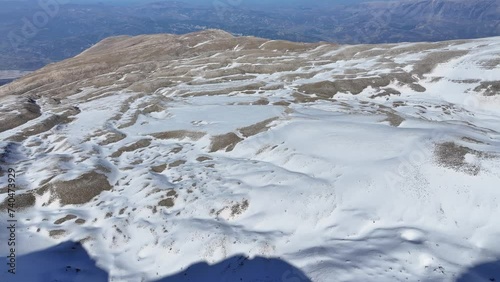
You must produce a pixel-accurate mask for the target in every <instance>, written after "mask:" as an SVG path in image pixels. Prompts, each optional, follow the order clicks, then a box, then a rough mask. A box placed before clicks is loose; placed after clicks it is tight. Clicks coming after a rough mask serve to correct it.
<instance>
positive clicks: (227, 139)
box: [210, 132, 243, 153]
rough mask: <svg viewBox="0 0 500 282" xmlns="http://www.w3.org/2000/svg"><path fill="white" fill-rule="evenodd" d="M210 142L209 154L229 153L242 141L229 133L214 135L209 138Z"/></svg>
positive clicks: (232, 133) (234, 134)
mask: <svg viewBox="0 0 500 282" xmlns="http://www.w3.org/2000/svg"><path fill="white" fill-rule="evenodd" d="M211 139H212V140H211V141H212V142H211V144H210V152H211V153H212V152H216V151H220V150H225V151H226V152H230V151H232V150H233V149H234V147H236V145H237V144H238V143H239V142H241V141H243V138H241V137H239V136H238V135H236V133H234V132H229V133H226V134H222V135H216V136H213V137H212V138H211Z"/></svg>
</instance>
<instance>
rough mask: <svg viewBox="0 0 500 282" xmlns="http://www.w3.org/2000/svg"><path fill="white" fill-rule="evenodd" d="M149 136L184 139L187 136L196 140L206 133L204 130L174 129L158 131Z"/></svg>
mask: <svg viewBox="0 0 500 282" xmlns="http://www.w3.org/2000/svg"><path fill="white" fill-rule="evenodd" d="M150 135H151V136H153V137H155V138H158V139H179V140H181V139H184V138H189V139H191V140H194V141H197V140H200V139H201V138H202V137H203V136H205V135H206V133H204V132H198V131H188V130H174V131H165V132H159V133H153V134H150Z"/></svg>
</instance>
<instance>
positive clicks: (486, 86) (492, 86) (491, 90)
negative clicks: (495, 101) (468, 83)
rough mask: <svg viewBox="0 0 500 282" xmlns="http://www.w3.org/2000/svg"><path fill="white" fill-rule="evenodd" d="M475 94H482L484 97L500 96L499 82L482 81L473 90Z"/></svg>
mask: <svg viewBox="0 0 500 282" xmlns="http://www.w3.org/2000/svg"><path fill="white" fill-rule="evenodd" d="M474 91H476V92H482V93H483V95H485V96H494V95H500V80H496V81H483V82H481V84H480V85H479V86H477V87H476V88H474Z"/></svg>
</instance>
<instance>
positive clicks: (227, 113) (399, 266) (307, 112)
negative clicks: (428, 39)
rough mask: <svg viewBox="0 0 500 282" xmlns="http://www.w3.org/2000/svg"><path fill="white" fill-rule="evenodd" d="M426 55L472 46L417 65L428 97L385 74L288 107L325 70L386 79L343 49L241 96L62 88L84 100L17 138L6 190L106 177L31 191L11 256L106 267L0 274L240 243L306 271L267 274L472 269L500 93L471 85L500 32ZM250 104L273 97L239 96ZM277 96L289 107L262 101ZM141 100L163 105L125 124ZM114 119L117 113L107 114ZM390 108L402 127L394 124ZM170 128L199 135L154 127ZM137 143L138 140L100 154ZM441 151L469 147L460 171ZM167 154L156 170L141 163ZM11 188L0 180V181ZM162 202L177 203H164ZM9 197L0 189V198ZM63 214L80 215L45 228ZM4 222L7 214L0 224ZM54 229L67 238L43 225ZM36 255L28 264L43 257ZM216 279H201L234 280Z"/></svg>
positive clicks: (93, 276) (499, 160)
mask: <svg viewBox="0 0 500 282" xmlns="http://www.w3.org/2000/svg"><path fill="white" fill-rule="evenodd" d="M411 44H413V43H408V44H406V45H408V46H410V45H411ZM406 45H405V44H403V46H397V47H394V48H403V47H405V46H406ZM195 47H196V46H195ZM437 48H438V47H437ZM439 48H442V49H446V48H451V49H453V48H455V49H457V50H469V53H468V54H467V55H464V56H460V57H457V58H453V59H451V60H449V61H447V62H445V63H440V64H439V65H438V66H437V67H436V68H435V69H434V70H433V71H432V72H430V73H428V74H426V75H424V76H423V77H422V78H421V79H420V80H419V84H420V85H422V86H423V87H425V89H426V90H425V91H424V92H416V91H415V90H413V89H411V88H409V87H407V86H405V85H399V84H398V83H393V84H391V87H392V88H394V89H396V90H398V91H399V92H401V94H400V95H390V96H381V97H375V98H373V97H371V96H373V95H374V94H375V93H376V90H375V89H374V88H371V87H368V88H366V89H364V90H363V91H362V92H361V93H360V94H357V95H353V94H351V93H348V92H342V91H341V92H339V93H338V94H337V95H335V97H334V98H333V99H318V100H315V101H311V102H294V101H293V97H292V94H293V93H294V91H295V90H294V89H295V87H297V86H298V85H301V84H306V83H314V82H318V81H323V80H325V79H330V80H332V81H333V80H335V78H334V77H335V75H338V74H342V73H344V70H346V69H351V68H363V69H370V74H369V75H373V76H377V75H378V74H381V73H386V72H387V70H384V69H383V68H380V69H377V68H376V67H375V68H374V69H372V68H373V66H374V61H373V60H369V59H353V60H352V61H350V60H339V61H335V62H331V63H328V64H318V65H314V66H310V67H309V68H308V69H307V70H303V71H304V72H318V73H317V74H315V75H314V76H310V77H307V76H306V77H303V78H300V79H297V80H295V81H293V82H290V83H289V84H285V87H283V88H281V89H277V90H263V91H260V92H259V91H257V92H256V93H253V94H248V93H242V92H238V91H234V92H231V93H228V94H227V95H212V96H199V95H197V96H189V95H176V94H175V93H176V91H177V90H182V91H193V92H196V93H198V92H200V91H212V90H220V89H222V90H223V89H225V88H227V87H234V85H235V84H236V85H237V84H238V82H237V81H236V82H235V81H232V82H226V83H223V84H221V85H213V84H210V85H207V86H206V87H203V86H199V85H198V86H196V87H195V86H193V87H190V86H189V85H186V84H182V85H180V86H178V88H175V87H176V86H173V87H166V88H162V89H159V90H157V91H156V92H154V93H149V94H147V95H142V96H139V95H137V94H136V93H132V92H116V93H111V94H109V95H105V96H103V97H101V98H96V99H89V100H79V98H78V97H77V96H75V97H70V98H68V101H71V103H73V104H77V105H78V107H79V108H80V110H81V112H80V113H79V114H77V115H75V116H74V117H75V119H74V120H73V121H71V122H69V123H67V124H64V125H61V126H57V127H54V128H52V129H51V130H50V131H49V132H45V133H41V134H37V135H33V136H30V137H28V138H27V139H25V140H24V141H21V142H20V143H18V144H20V147H19V149H18V155H17V157H16V158H17V159H16V160H15V161H13V162H12V163H11V164H10V166H12V167H15V168H16V170H17V172H18V174H19V179H20V180H19V181H22V182H21V183H20V184H19V185H22V189H23V190H26V191H29V190H35V189H37V188H38V187H40V186H42V185H43V183H42V181H44V180H47V179H49V180H48V181H49V182H50V183H52V182H56V181H65V180H70V179H75V178H77V177H78V176H79V175H82V174H84V173H85V172H89V171H95V170H96V168H97V167H98V166H104V167H106V168H107V169H105V170H100V172H101V173H104V174H105V175H106V176H107V179H108V181H109V183H110V184H111V185H112V186H113V188H112V189H111V190H110V191H104V192H102V193H100V194H99V195H98V196H96V197H95V198H94V199H93V200H91V201H89V202H87V203H84V204H81V205H62V204H61V203H60V202H59V201H57V200H56V201H49V198H50V195H49V194H44V195H38V194H36V198H37V200H36V203H35V205H34V207H32V208H29V209H26V210H24V211H22V212H20V213H18V214H17V216H18V221H19V222H18V238H17V240H18V243H19V245H20V247H19V248H18V250H17V252H18V253H17V255H18V256H23V255H28V256H29V254H32V253H34V252H36V251H39V250H42V249H45V248H49V247H53V246H56V245H57V244H59V243H62V242H67V241H81V242H82V246H83V248H84V249H85V250H86V252H88V254H89V256H90V257H91V258H92V260H94V261H95V262H96V264H97V266H98V267H100V268H102V269H103V270H104V271H105V272H106V273H107V275H108V278H106V276H105V275H102V273H97V272H96V273H94V272H92V271H91V270H90V269H92V268H91V267H88V268H86V267H87V264H86V263H80V264H82V266H81V267H82V269H83V272H82V273H83V274H78V273H77V274H71V275H70V274H68V273H67V272H68V270H67V269H66V268H65V267H66V266H65V263H66V262H65V261H64V260H62V262H54V263H55V264H57V263H59V264H60V265H62V266H64V267H55V266H54V265H52V264H50V263H47V262H43V263H40V264H38V265H30V266H29V267H27V266H26V265H24V266H21V265H20V266H19V271H18V274H17V276H15V279H14V280H13V278H12V277H11V276H8V275H7V274H5V272H3V273H1V275H2V278H1V279H0V280H1V281H26V282H32V281H33V282H35V281H40V282H46V281H65V282H66V281H105V280H106V279H109V281H156V280H159V279H161V278H163V277H168V276H171V275H174V274H176V273H179V272H181V271H183V270H185V269H187V268H188V267H189V266H191V265H193V264H195V263H199V262H207V263H208V264H209V265H215V264H218V263H220V262H222V261H224V260H225V259H227V258H230V257H232V256H235V255H239V254H244V255H246V256H248V257H249V258H250V259H251V258H253V257H265V258H279V259H281V260H283V261H286V262H287V263H289V264H291V265H293V266H294V267H296V268H297V269H300V270H301V271H302V272H303V273H304V274H305V275H306V276H307V279H305V278H304V279H303V278H299V277H298V276H297V277H295V278H293V279H295V280H286V279H285V278H283V280H280V281H318V282H329V281H457V279H458V278H459V277H460V276H461V275H462V274H463V273H464V272H466V271H467V270H468V269H469V268H470V267H473V266H475V265H478V264H481V263H483V262H488V261H495V260H499V259H500V243H499V238H500V98H499V97H500V95H498V94H500V93H497V95H493V96H485V95H482V94H481V93H478V92H474V91H472V89H474V88H475V87H477V86H478V85H479V84H480V82H481V81H493V80H496V81H498V80H499V79H500V69H499V67H498V66H496V67H493V68H483V67H481V65H479V64H478V63H477V62H478V61H480V60H482V59H485V58H486V59H487V58H492V57H495V56H498V50H500V38H499V37H496V38H489V39H480V40H472V41H468V42H467V43H463V44H456V45H453V46H448V47H439ZM439 48H438V49H436V52H437V51H439ZM339 52H340V51H339ZM332 54H335V52H333V53H332ZM332 54H329V55H332ZM288 55H289V54H288ZM305 55H306V56H305V57H306V58H307V53H306V54H305ZM310 56H316V55H315V54H311V55H310ZM325 56H326V55H325ZM325 56H323V57H325ZM421 56H423V54H421V53H407V54H403V55H400V56H398V57H397V61H398V62H400V63H407V64H408V65H409V66H410V67H409V68H408V69H411V64H412V62H413V61H415V60H417V59H418V58H419V57H421ZM376 58H377V57H375V59H376ZM316 59H319V58H316ZM321 59H322V60H328V56H326V57H325V58H321ZM289 73H290V72H286V74H289ZM279 77H280V76H279V75H276V74H271V75H262V74H260V75H257V76H256V77H255V78H250V79H249V80H248V81H245V82H244V83H245V84H247V83H248V84H249V83H252V82H263V83H264V84H266V85H271V84H273V83H276V82H280V81H279V79H280V78H279ZM438 77H442V78H441V79H434V78H438ZM203 79H204V78H202V77H200V78H198V79H197V82H198V83H200V81H203ZM459 80H468V81H466V82H463V81H462V82H460V81H459ZM469 80H470V81H469ZM188 94H189V93H188ZM131 97H132V98H133V102H132V103H131V104H130V105H129V107H128V109H127V111H125V112H122V113H121V112H120V111H121V105H122V103H123V102H124V101H125V100H126V99H128V98H131ZM134 97H135V98H134ZM262 98H266V99H267V100H268V101H269V104H258V105H257V104H255V103H254V104H252V103H253V102H256V101H258V100H259V99H262ZM278 101H288V102H289V103H291V104H290V105H288V106H286V105H281V104H274V103H275V102H278ZM63 102H64V101H63ZM144 105H157V106H158V108H157V109H155V110H154V111H151V112H139V114H137V116H136V118H135V119H134V113H135V110H141V109H142V108H144ZM117 114H121V116H120V118H119V119H113V118H112V117H113V116H116V115H117ZM394 115H396V116H399V118H400V124H396V125H394V124H391V122H390V117H391V116H392V117H394ZM388 117H389V119H388ZM43 119H44V116H43V115H42V116H41V117H40V118H38V119H36V120H33V121H31V122H30V123H28V124H25V125H22V126H19V127H17V128H14V129H11V130H9V131H5V132H2V133H0V138H2V140H3V141H1V142H0V144H2V146H6V145H7V144H8V143H9V142H10V141H8V137H9V136H11V135H13V134H15V133H16V132H18V131H20V130H22V129H24V128H27V127H29V126H30V125H32V124H34V123H36V122H37V121H40V120H43ZM269 119H271V120H270V121H269V122H268V123H267V126H268V128H267V129H265V130H263V131H262V132H258V133H256V134H254V135H251V136H248V137H247V136H244V135H243V133H242V131H241V130H240V129H241V128H244V127H248V126H250V125H253V124H256V123H259V122H262V121H265V120H269ZM104 130H110V131H113V132H120V133H122V134H124V135H125V136H126V137H125V138H124V139H122V140H119V141H117V142H114V143H110V144H106V145H102V143H101V142H103V141H105V140H106V138H108V135H99V134H96V133H98V132H102V131H104ZM179 130H185V131H190V132H203V133H204V134H202V136H199V138H190V137H179V138H170V139H168V138H167V139H162V138H157V137H154V134H155V133H161V132H167V131H179ZM230 132H233V133H235V134H236V135H238V136H239V137H241V139H243V140H242V141H241V142H238V143H236V144H235V145H234V148H233V149H232V150H231V149H228V150H225V148H223V149H220V150H211V142H212V138H214V136H218V135H223V134H227V133H230ZM144 139H148V140H150V141H151V144H149V145H148V146H147V147H142V148H138V149H134V150H132V151H125V152H123V153H122V154H121V155H119V156H111V155H112V154H113V153H114V152H116V151H117V150H118V149H119V148H122V147H124V146H128V145H131V144H133V143H135V142H137V141H139V140H144ZM440 144H441V145H442V144H455V145H456V147H455V149H456V150H459V149H457V148H459V147H460V148H467V150H468V152H467V154H466V155H465V156H464V158H463V163H462V164H461V165H462V167H458V166H460V165H458V166H455V167H453V166H452V165H447V163H446V162H445V161H443V160H442V159H440V156H439V153H438V150H439V145H440ZM451 154H453V153H451ZM200 157H207V158H206V159H204V160H200V159H199V158H200ZM176 161H181V162H176ZM452 161H453V160H452ZM443 162H444V163H443ZM164 164H165V165H167V166H166V168H165V170H163V171H160V172H156V171H154V170H153V169H152V168H153V167H155V166H160V165H164ZM468 167H474V168H475V169H476V170H475V172H474V173H471V172H470V171H468V170H467V168H468ZM52 177H53V178H52ZM6 184H7V178H6V176H5V175H4V176H2V177H0V187H4V186H6ZM172 191H175V196H173V197H172V196H171V195H172V194H170V193H172ZM18 193H21V192H19V191H18ZM167 194H168V195H167ZM169 197H170V198H172V201H173V203H174V204H173V206H161V205H159V202H160V201H162V200H165V199H167V198H169ZM6 198H7V194H0V201H3V200H4V199H6ZM69 214H70V215H75V216H76V217H77V218H80V219H84V220H85V223H83V224H77V223H76V222H75V219H72V220H68V221H65V222H63V223H61V224H56V223H55V221H56V220H57V219H60V218H62V217H64V216H66V215H69ZM6 220H7V218H6V213H5V212H2V214H1V215H0V222H1V223H2V224H5V223H6ZM1 227H2V229H3V228H4V226H3V225H2V226H1ZM51 230H65V233H63V234H62V235H56V236H49V232H50V231H51ZM7 235H8V234H4V232H3V231H2V235H1V238H0V239H1V240H0V241H1V242H2V246H1V247H0V255H1V256H2V257H5V256H7V255H8V250H7V248H6V246H5V244H3V242H6V238H7ZM54 252H56V253H57V249H56V250H55V251H54ZM49 255H50V254H49ZM49 255H47V256H49ZM42 257H43V256H40V258H37V259H38V260H39V261H40V262H42V261H45V260H47V261H48V260H51V258H50V257H46V258H42ZM54 257H57V255H54ZM76 259H78V258H76ZM55 261H56V260H55ZM19 263H22V260H20V262H19ZM69 263H70V262H68V264H69ZM75 263H76V264H78V263H77V262H75ZM87 269H89V270H88V272H87ZM254 271H259V270H258V269H255V270H254ZM239 274H241V273H239ZM239 274H238V275H239ZM220 275H221V277H220V279H219V278H215V279H214V278H213V277H212V278H210V279H213V280H210V279H209V278H207V277H205V279H206V280H205V281H239V280H237V278H238V279H239V277H240V276H237V275H236V274H234V275H233V274H228V273H225V274H224V273H221V274H220ZM232 275H233V276H232ZM492 275H493V274H492ZM9 279H10V280H9ZM57 279H59V280H57ZM189 279H193V280H189ZM198 279H199V280H196V279H194V278H193V276H192V275H191V276H189V275H188V278H186V279H185V280H182V279H181V278H179V280H178V281H204V278H203V277H202V278H198ZM223 279H226V280H223ZM481 279H485V280H484V281H488V280H486V279H487V277H479V276H478V277H477V280H475V281H483V280H481ZM497 279H500V277H499V278H497ZM176 281H177V280H176ZM243 281H261V280H243ZM262 281H264V280H262ZM266 281H267V280H266ZM272 281H275V280H272ZM471 281H472V280H471ZM497 281H499V280H497Z"/></svg>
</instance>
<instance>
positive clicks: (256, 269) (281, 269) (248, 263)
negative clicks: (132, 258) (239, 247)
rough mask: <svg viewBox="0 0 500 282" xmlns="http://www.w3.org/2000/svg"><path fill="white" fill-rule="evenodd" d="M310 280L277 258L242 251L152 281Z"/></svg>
mask: <svg viewBox="0 0 500 282" xmlns="http://www.w3.org/2000/svg"><path fill="white" fill-rule="evenodd" d="M188 281H189V282H239V281H241V282H311V280H310V279H309V278H307V276H306V275H305V274H304V273H303V272H302V271H300V270H299V269H297V268H296V267H294V266H292V265H290V264H289V263H287V262H285V261H283V260H281V259H277V258H263V257H255V258H253V259H249V258H248V257H245V256H243V255H238V256H234V257H231V258H228V259H226V260H224V261H222V262H220V263H217V264H214V265H208V264H207V263H206V262H200V263H196V264H193V265H191V266H190V267H188V268H187V269H186V270H184V271H182V272H180V273H177V274H174V275H172V276H168V277H164V278H162V279H160V280H157V281H155V282H188Z"/></svg>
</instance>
